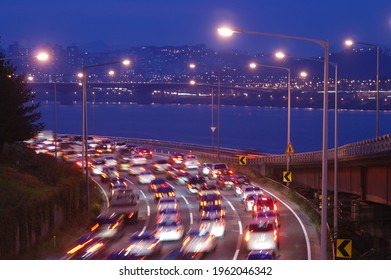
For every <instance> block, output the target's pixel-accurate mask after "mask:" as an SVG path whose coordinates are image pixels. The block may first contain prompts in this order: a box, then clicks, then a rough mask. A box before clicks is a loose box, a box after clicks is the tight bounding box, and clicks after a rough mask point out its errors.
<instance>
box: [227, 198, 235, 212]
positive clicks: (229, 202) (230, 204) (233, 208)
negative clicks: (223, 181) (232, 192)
mask: <svg viewBox="0 0 391 280" xmlns="http://www.w3.org/2000/svg"><path fill="white" fill-rule="evenodd" d="M227 203H228V204H229V206H231V208H232V210H233V211H234V212H236V209H235V207H234V206H233V205H232V203H231V201H229V200H227Z"/></svg>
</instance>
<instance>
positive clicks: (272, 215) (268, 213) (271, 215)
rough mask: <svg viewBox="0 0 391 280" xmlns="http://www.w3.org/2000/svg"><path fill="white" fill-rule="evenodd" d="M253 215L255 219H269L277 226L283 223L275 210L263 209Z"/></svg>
mask: <svg viewBox="0 0 391 280" xmlns="http://www.w3.org/2000/svg"><path fill="white" fill-rule="evenodd" d="M252 217H253V219H255V220H258V219H267V220H269V222H271V223H274V224H275V225H276V227H277V228H280V226H281V223H280V219H279V218H278V215H277V214H276V212H274V211H273V210H261V211H257V212H255V213H254V212H253V213H252Z"/></svg>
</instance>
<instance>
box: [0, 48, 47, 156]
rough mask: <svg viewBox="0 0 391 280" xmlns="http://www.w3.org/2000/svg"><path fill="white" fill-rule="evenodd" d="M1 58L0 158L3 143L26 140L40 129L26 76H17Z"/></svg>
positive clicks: (40, 125) (41, 126)
mask: <svg viewBox="0 0 391 280" xmlns="http://www.w3.org/2000/svg"><path fill="white" fill-rule="evenodd" d="M1 58H3V56H1V54H0V85H1V86H0V99H1V102H0V155H1V153H2V151H3V147H4V144H5V143H15V142H17V141H23V140H27V139H30V138H32V137H33V136H35V135H37V134H38V132H40V131H41V130H43V128H44V124H43V123H41V122H38V121H39V119H40V117H41V113H40V112H37V111H36V109H38V107H39V105H40V104H39V103H34V102H33V101H34V98H35V94H34V93H33V92H32V89H31V87H29V86H28V84H27V82H26V75H25V74H22V75H17V74H16V68H15V67H13V66H12V65H11V64H10V63H9V62H5V61H4V60H1Z"/></svg>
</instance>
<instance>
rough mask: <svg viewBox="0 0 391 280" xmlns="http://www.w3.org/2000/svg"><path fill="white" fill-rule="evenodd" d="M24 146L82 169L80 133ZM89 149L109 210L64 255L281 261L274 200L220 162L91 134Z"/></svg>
mask: <svg viewBox="0 0 391 280" xmlns="http://www.w3.org/2000/svg"><path fill="white" fill-rule="evenodd" d="M27 144H28V146H29V147H30V148H32V149H34V150H35V152H36V153H46V154H49V155H51V156H57V158H58V159H59V160H63V161H65V162H68V163H69V164H74V165H75V166H78V167H79V168H80V169H82V167H83V156H82V145H81V139H80V137H77V136H66V135H62V136H58V137H57V141H56V143H54V141H53V140H47V139H32V140H30V141H28V142H27ZM55 144H56V145H55ZM87 154H88V169H89V174H90V177H91V180H93V181H94V182H95V183H96V184H97V185H98V186H99V189H100V190H101V192H102V197H104V199H106V200H107V209H102V210H101V213H100V214H99V215H98V216H97V217H96V218H95V219H94V221H92V222H91V224H90V225H86V227H85V228H86V230H85V234H84V235H83V236H81V237H80V238H78V239H77V240H75V242H74V243H73V244H71V246H70V247H69V249H68V250H67V251H66V252H64V256H63V258H62V259H78V260H80V259H130V260H139V259H140V260H141V259H190V260H191V259H226V258H229V259H253V260H263V259H267V260H274V259H278V258H279V256H280V227H281V221H280V212H279V209H278V203H277V200H276V199H275V198H274V197H273V196H272V195H270V194H269V193H267V192H265V191H264V189H263V188H262V186H260V185H259V184H255V183H253V182H252V181H251V180H250V179H249V178H248V177H247V176H246V175H244V174H235V172H233V170H232V169H231V168H230V167H229V166H228V165H227V164H226V163H223V162H203V161H202V160H201V159H200V158H198V156H197V155H196V154H194V153H190V152H183V151H178V152H171V153H170V154H163V153H158V152H156V150H154V149H153V148H152V147H146V146H141V145H135V144H132V143H127V142H118V141H117V142H113V141H110V139H103V138H102V139H95V138H92V137H90V138H89V139H88V151H87Z"/></svg>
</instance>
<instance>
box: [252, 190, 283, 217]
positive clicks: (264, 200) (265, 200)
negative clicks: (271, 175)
mask: <svg viewBox="0 0 391 280" xmlns="http://www.w3.org/2000/svg"><path fill="white" fill-rule="evenodd" d="M268 210H272V211H274V212H275V213H276V215H277V216H278V215H279V214H280V212H279V210H278V207H277V203H276V201H275V200H274V198H273V196H271V195H259V196H258V197H257V200H256V201H255V202H254V205H253V209H252V213H253V215H255V214H256V213H257V212H259V211H268Z"/></svg>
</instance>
